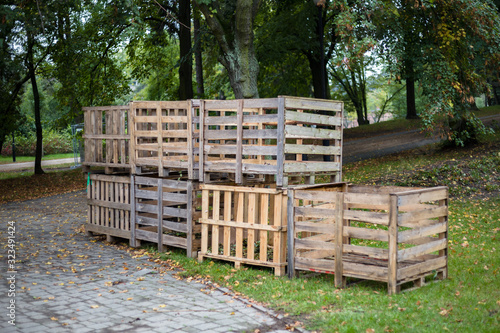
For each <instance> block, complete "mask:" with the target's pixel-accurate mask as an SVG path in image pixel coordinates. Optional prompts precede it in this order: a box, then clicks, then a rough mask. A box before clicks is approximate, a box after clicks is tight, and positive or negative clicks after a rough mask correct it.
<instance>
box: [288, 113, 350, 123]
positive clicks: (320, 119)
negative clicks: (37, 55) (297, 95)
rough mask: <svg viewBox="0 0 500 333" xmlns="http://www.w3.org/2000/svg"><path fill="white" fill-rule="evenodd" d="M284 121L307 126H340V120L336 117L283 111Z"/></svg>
mask: <svg viewBox="0 0 500 333" xmlns="http://www.w3.org/2000/svg"><path fill="white" fill-rule="evenodd" d="M285 119H286V120H287V122H288V121H292V122H301V123H307V124H318V125H329V126H341V125H342V118H341V117H337V116H327V115H321V114H317V113H306V112H295V111H289V110H287V111H285Z"/></svg>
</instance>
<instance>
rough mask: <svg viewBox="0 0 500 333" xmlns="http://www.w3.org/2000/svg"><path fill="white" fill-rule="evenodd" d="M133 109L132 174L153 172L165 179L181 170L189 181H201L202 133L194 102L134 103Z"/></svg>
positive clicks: (131, 134)
mask: <svg viewBox="0 0 500 333" xmlns="http://www.w3.org/2000/svg"><path fill="white" fill-rule="evenodd" d="M130 110H131V124H132V125H131V126H130V136H131V145H130V146H131V151H132V156H131V166H132V173H134V174H143V173H145V172H148V171H150V170H151V169H152V170H154V171H157V173H158V174H159V176H160V177H165V176H168V174H169V173H170V172H172V171H175V172H177V171H181V172H184V173H185V174H186V175H187V176H188V178H189V179H195V178H197V177H198V174H197V169H198V167H197V165H196V163H197V155H198V149H199V148H198V143H197V136H198V130H197V129H196V128H195V123H194V121H193V116H194V114H193V112H194V109H193V107H192V102H191V101H168V102H150V101H147V102H146V101H145V102H132V103H131V104H130Z"/></svg>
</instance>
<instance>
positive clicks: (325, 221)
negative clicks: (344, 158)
mask: <svg viewBox="0 0 500 333" xmlns="http://www.w3.org/2000/svg"><path fill="white" fill-rule="evenodd" d="M288 196H289V198H288V216H289V218H288V245H289V258H288V267H289V275H290V277H293V276H294V274H295V271H296V270H306V271H316V272H324V273H334V274H335V284H336V285H337V286H339V287H340V286H343V285H344V284H345V277H354V278H359V279H366V280H374V281H382V282H386V283H387V284H388V291H389V294H394V293H397V292H399V291H400V289H401V286H402V285H403V284H406V283H407V282H413V283H414V285H415V286H421V285H422V284H423V283H424V282H425V277H426V276H429V275H431V274H434V272H437V273H438V276H439V277H440V278H446V276H447V272H448V188H447V187H435V188H420V189H414V188H406V187H376V186H356V185H347V184H342V183H340V184H329V185H318V186H306V187H298V188H295V189H290V190H289V191H288Z"/></svg>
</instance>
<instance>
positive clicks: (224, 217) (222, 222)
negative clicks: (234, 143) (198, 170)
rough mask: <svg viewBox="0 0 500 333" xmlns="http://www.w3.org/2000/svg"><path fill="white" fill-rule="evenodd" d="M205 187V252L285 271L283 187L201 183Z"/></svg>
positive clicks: (237, 262)
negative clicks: (278, 188)
mask: <svg viewBox="0 0 500 333" xmlns="http://www.w3.org/2000/svg"><path fill="white" fill-rule="evenodd" d="M200 188H201V190H202V216H201V219H200V220H199V221H200V224H201V226H202V230H201V251H200V252H199V256H198V259H199V261H202V260H203V258H214V259H220V260H227V261H231V262H234V264H235V267H239V266H240V265H241V264H242V263H243V264H251V265H257V266H265V267H273V268H274V271H275V274H276V275H278V276H280V275H284V274H285V266H286V200H287V197H286V195H285V194H284V193H283V191H282V190H277V189H270V188H262V187H261V188H259V187H246V186H222V185H207V184H203V185H200Z"/></svg>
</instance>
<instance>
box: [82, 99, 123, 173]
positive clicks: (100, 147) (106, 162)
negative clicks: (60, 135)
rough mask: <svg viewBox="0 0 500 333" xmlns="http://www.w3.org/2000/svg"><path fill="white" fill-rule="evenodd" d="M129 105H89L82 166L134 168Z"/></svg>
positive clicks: (115, 169)
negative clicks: (131, 156) (130, 142)
mask: <svg viewBox="0 0 500 333" xmlns="http://www.w3.org/2000/svg"><path fill="white" fill-rule="evenodd" d="M128 111H129V107H128V106H123V105H122V106H103V107H85V108H83V114H84V135H83V138H84V146H85V155H84V161H83V163H82V165H83V166H84V167H86V168H87V169H90V168H91V167H104V168H105V171H106V173H113V172H115V171H123V169H127V170H128V169H129V168H130V160H129V141H130V136H129V133H128V120H129V119H128Z"/></svg>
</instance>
